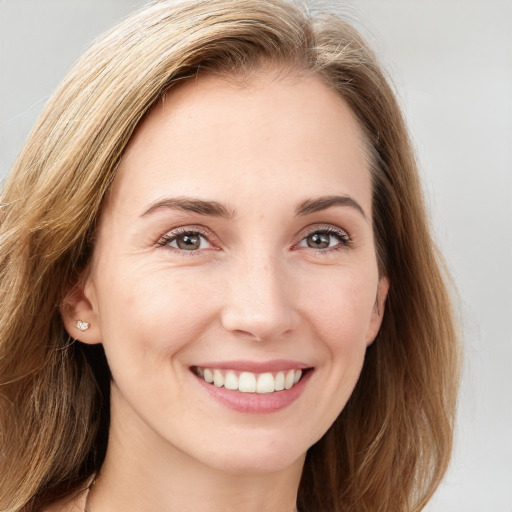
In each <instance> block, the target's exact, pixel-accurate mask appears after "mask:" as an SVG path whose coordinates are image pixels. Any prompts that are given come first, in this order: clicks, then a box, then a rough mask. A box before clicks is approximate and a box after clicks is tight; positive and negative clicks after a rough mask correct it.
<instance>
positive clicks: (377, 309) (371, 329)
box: [366, 276, 389, 346]
mask: <svg viewBox="0 0 512 512" xmlns="http://www.w3.org/2000/svg"><path fill="white" fill-rule="evenodd" d="M388 290H389V279H388V278H387V277H386V276H382V277H381V278H380V279H379V284H378V286H377V297H376V299H375V304H374V305H373V311H372V316H371V319H370V325H369V326H368V332H367V335H366V346H369V345H371V344H372V343H373V340H374V339H375V338H376V337H377V334H378V333H379V329H380V326H381V325H382V319H383V318H384V307H385V305H386V298H387V296H388Z"/></svg>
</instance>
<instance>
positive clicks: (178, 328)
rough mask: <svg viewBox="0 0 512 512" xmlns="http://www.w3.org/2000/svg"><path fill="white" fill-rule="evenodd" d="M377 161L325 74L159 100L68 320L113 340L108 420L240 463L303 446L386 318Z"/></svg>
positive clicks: (323, 424)
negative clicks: (377, 228) (376, 227)
mask: <svg viewBox="0 0 512 512" xmlns="http://www.w3.org/2000/svg"><path fill="white" fill-rule="evenodd" d="M368 169H369V166H368V162H367V159H366V156H365V151H364V146H363V138H362V134H361V131H360V129H359V127H358V125H357V122H356V120H355V118H354V116H353V115H352V113H351V111H350V110H349V108H348V107H347V105H346V104H345V103H344V101H343V100H342V99H341V98H340V97H339V96H338V95H337V94H336V93H334V92H333V91H331V90H330V89H329V88H328V87H327V86H326V85H324V84H323V83H322V82H321V81H320V80H319V79H316V78H307V79H299V78H297V79H292V78H289V79H286V80H277V79H275V80H270V79H268V78H264V77H259V76H255V77H254V79H253V80H252V82H251V84H250V85H249V86H246V87H244V88H240V87H237V86H235V85H232V84H229V83H227V82H225V81H223V80H221V79H219V78H201V79H199V80H197V81H189V82H187V83H185V84H184V85H181V86H179V87H178V88H176V89H175V90H173V91H171V92H170V93H169V94H168V95H167V97H166V98H165V101H163V102H161V103H160V104H159V105H158V106H156V107H155V108H154V109H153V110H152V111H151V112H150V114H149V115H148V116H147V118H146V119H145V120H144V122H143V123H142V124H141V125H140V127H139V128H138V130H137V132H136V134H135V135H134V137H133V138H132V140H131V141H130V143H129V145H128V148H127V150H126V152H125V154H124V156H123V158H122V162H121V165H120V168H119V173H118V175H117V177H116V179H115V181H114V183H113V186H112V189H111V194H110V195H109V197H108V198H107V199H106V202H105V204H104V207H103V210H102V214H101V217H100V222H99V228H98V237H97V245H96V247H95V252H94V255H93V259H92V262H91V264H90V267H89V269H88V273H87V276H86V279H85V285H84V287H83V290H82V295H81V296H80V297H79V298H77V299H76V301H75V304H74V309H73V311H72V312H71V313H69V314H68V317H69V318H67V320H66V321H67V324H68V326H69V327H68V328H69V329H70V331H72V332H73V336H74V337H77V338H79V339H80V340H82V341H84V342H86V343H102V344H103V345H104V348H105V352H106V355H107V359H108V362H109V365H110V368H111V371H112V376H113V382H112V409H113V413H112V426H111V428H112V432H113V433H111V436H112V435H113V436H118V435H119V436H121V435H123V434H121V433H120V432H121V430H123V431H125V432H129V433H130V436H132V438H133V436H135V437H137V438H138V439H140V440H143V444H144V447H145V449H146V450H147V452H148V453H160V454H165V453H171V452H172V451H173V450H178V451H179V452H180V453H181V454H184V456H186V457H190V458H192V459H194V460H196V461H198V462H199V463H201V464H204V465H207V466H211V467H214V468H218V469H226V470H230V471H240V472H248V471H260V472H261V471H271V470H276V469H281V468H285V467H287V466H290V465H293V464H295V463H297V461H302V460H303V456H304V454H305V452H306V450H307V449H308V448H309V447H310V446H311V445H312V444H314V443H315V442H316V441H317V440H318V439H319V438H320V437H321V436H322V435H323V434H324V433H325V432H326V430H327V429H328V428H329V427H330V426H331V424H332V423H333V422H334V420H335V419H336V417H337V416H338V415H339V413H340V411H341V410H342V409H343V407H344V405H345V403H346V401H347V400H348V398H349V396H350V394H351V392H352V390H353V388H354V386H355V384H356V381H357V379H358V377H359V374H360V371H361V368H362V364H363V360H364V355H365V350H366V348H367V346H368V344H369V343H371V342H372V341H373V339H374V337H375V336H376V333H377V331H378V329H379V326H380V322H381V316H382V311H383V303H384V299H385V296H386V291H387V282H386V280H385V279H384V278H380V277H379V274H378V269H377V261H376V256H375V246H374V240H373V232H372V223H371V218H372V212H371V203H372V193H371V185H370V174H369V170H368ZM379 311H380V313H379ZM71 317H72V318H71ZM78 318H80V319H82V320H84V321H88V322H89V323H90V324H91V327H90V329H88V330H87V331H86V332H83V333H82V332H77V331H76V327H74V324H75V323H76V320H77V319H78ZM212 381H213V382H212ZM120 425H122V428H121V427H120ZM111 441H112V438H111Z"/></svg>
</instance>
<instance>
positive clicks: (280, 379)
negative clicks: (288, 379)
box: [276, 372, 284, 391]
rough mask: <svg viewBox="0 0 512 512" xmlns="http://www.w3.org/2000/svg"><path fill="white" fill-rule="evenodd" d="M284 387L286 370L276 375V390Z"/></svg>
mask: <svg viewBox="0 0 512 512" xmlns="http://www.w3.org/2000/svg"><path fill="white" fill-rule="evenodd" d="M283 389H284V372H277V375H276V391H282V390H283Z"/></svg>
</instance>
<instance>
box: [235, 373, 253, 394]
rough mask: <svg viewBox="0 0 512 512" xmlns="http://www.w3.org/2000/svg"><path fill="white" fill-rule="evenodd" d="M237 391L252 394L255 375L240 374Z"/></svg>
mask: <svg viewBox="0 0 512 512" xmlns="http://www.w3.org/2000/svg"><path fill="white" fill-rule="evenodd" d="M238 391H241V392H242V393H254V392H255V391H256V375H254V373H250V372H242V373H241V374H240V377H239V378H238Z"/></svg>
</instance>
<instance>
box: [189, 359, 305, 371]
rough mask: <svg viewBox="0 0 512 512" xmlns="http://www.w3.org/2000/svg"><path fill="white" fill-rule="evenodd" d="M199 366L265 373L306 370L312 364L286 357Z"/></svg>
mask: <svg viewBox="0 0 512 512" xmlns="http://www.w3.org/2000/svg"><path fill="white" fill-rule="evenodd" d="M194 366H196V367H199V368H216V369H219V370H237V371H240V372H252V373H265V372H278V371H282V370H305V369H306V368H311V367H312V366H311V365H308V364H305V363H300V362H298V361H291V360H285V359H274V360H272V361H247V360H235V361H208V362H204V363H200V364H197V365H194Z"/></svg>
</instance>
